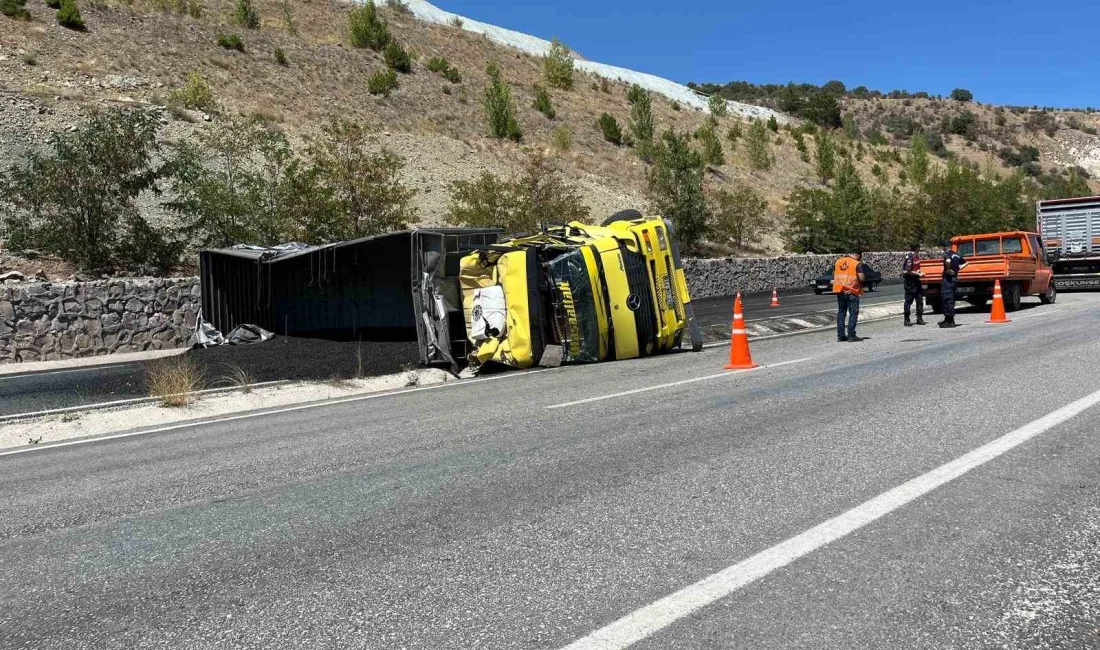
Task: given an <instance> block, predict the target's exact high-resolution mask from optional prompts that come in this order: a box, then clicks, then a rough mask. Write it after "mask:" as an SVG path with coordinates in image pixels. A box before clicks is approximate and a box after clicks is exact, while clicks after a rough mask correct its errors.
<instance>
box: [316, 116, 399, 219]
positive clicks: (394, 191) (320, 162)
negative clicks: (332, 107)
mask: <svg viewBox="0 0 1100 650" xmlns="http://www.w3.org/2000/svg"><path fill="white" fill-rule="evenodd" d="M376 146H377V142H376V138H375V137H374V136H373V134H371V133H370V131H369V130H368V129H367V127H366V126H364V125H362V124H360V123H356V122H332V123H330V124H328V125H326V126H325V127H324V129H323V130H322V133H321V136H320V138H318V139H315V140H314V141H312V142H311V143H310V145H309V148H308V152H309V156H310V159H311V162H312V165H313V166H314V167H315V169H316V172H317V178H318V180H319V182H320V183H321V184H322V185H323V186H324V187H326V188H328V191H329V192H330V193H331V196H332V201H333V202H334V204H335V205H336V206H337V210H336V212H335V219H334V222H333V223H330V224H328V226H327V231H326V233H327V234H326V237H328V238H332V239H355V238H359V237H367V236H370V235H379V234H382V233H387V232H391V231H394V230H402V229H404V228H406V227H407V226H408V224H410V223H413V222H415V221H417V216H416V209H415V207H414V206H413V204H412V199H413V197H414V196H415V195H416V191H415V190H412V189H410V188H408V187H406V186H405V184H404V183H402V182H401V171H402V170H403V169H404V166H405V163H404V160H403V159H402V158H401V157H400V156H398V155H396V154H394V153H393V152H391V151H389V150H386V149H382V150H381V151H375V150H374V149H375V147H376Z"/></svg>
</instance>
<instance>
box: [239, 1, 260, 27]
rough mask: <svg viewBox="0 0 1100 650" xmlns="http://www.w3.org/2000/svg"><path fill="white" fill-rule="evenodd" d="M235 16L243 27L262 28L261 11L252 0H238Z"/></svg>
mask: <svg viewBox="0 0 1100 650" xmlns="http://www.w3.org/2000/svg"><path fill="white" fill-rule="evenodd" d="M235 18H236V20H237V24H238V25H240V26H241V27H245V28H247V29H259V28H260V12H258V11H256V6H255V5H254V4H252V0H237V11H236V15H235Z"/></svg>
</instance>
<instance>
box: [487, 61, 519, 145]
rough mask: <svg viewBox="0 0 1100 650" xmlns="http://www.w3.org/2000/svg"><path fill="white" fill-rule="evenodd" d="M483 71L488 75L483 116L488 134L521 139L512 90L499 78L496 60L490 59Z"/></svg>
mask: <svg viewBox="0 0 1100 650" xmlns="http://www.w3.org/2000/svg"><path fill="white" fill-rule="evenodd" d="M485 73H486V74H487V75H489V85H488V86H487V87H486V88H485V118H486V120H487V121H488V122H489V135H491V136H493V137H494V138H497V139H498V140H503V139H504V138H508V139H509V140H514V141H516V142H519V141H520V140H522V139H523V131H521V130H520V128H519V122H517V121H516V105H515V103H514V102H513V101H512V91H511V89H510V88H509V87H508V83H507V82H505V81H504V79H502V78H501V72H500V66H499V65H498V64H497V62H496V61H490V62H489V64H488V65H487V66H486V67H485Z"/></svg>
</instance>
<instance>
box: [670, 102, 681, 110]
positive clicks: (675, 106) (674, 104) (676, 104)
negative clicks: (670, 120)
mask: <svg viewBox="0 0 1100 650" xmlns="http://www.w3.org/2000/svg"><path fill="white" fill-rule="evenodd" d="M672 110H674V111H678V110H680V102H672Z"/></svg>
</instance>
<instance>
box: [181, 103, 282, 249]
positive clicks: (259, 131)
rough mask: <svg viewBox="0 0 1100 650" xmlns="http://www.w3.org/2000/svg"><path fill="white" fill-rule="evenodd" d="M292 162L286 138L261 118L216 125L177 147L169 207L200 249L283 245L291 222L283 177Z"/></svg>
mask: <svg viewBox="0 0 1100 650" xmlns="http://www.w3.org/2000/svg"><path fill="white" fill-rule="evenodd" d="M290 158H291V149H290V145H289V143H288V142H287V139H286V136H284V135H283V134H282V133H278V132H276V131H273V130H271V129H269V128H268V125H267V124H266V123H265V122H264V121H263V120H262V119H259V118H252V119H235V120H227V121H224V122H219V123H216V124H214V125H213V126H212V127H211V128H210V129H208V130H207V131H204V132H202V133H201V134H200V135H199V137H198V143H197V144H194V143H191V142H190V141H187V140H185V141H182V142H181V143H180V144H178V145H176V146H175V150H174V152H173V156H172V161H171V165H170V167H171V170H172V183H173V184H172V189H173V194H174V197H175V198H174V199H173V200H172V201H171V202H170V203H168V204H167V205H168V207H169V208H170V209H171V210H173V211H174V212H175V213H176V214H177V215H179V218H180V221H181V223H182V227H183V230H184V232H185V233H187V235H188V236H189V237H190V238H191V239H192V240H193V241H195V242H196V243H198V244H199V245H200V246H205V247H209V246H213V247H226V246H232V245H234V244H257V245H261V246H271V245H274V244H278V243H281V242H283V241H286V239H287V238H288V237H289V233H290V231H291V222H292V219H293V216H292V214H291V213H290V212H289V210H288V207H287V203H288V201H287V184H286V182H285V178H284V175H285V170H286V167H287V164H288V162H289V160H290Z"/></svg>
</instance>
